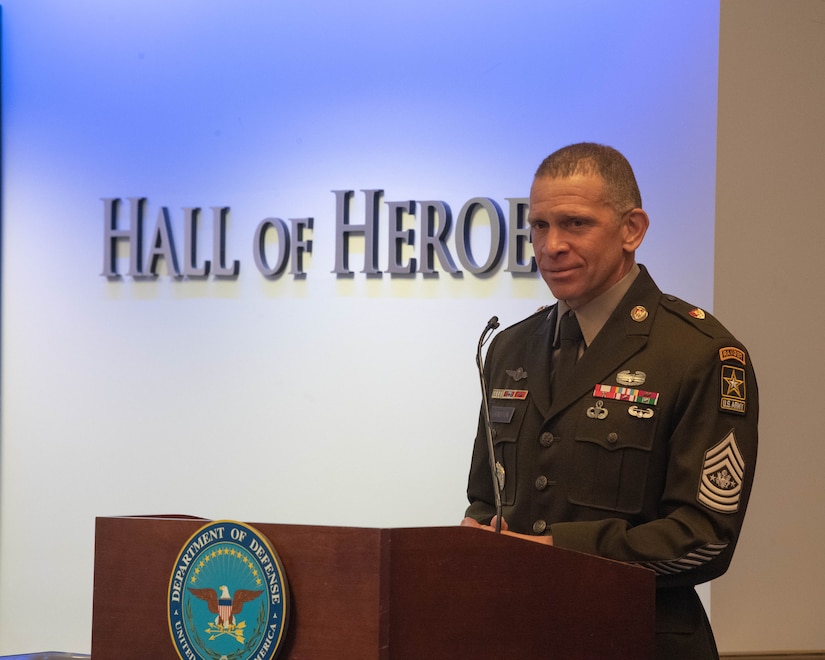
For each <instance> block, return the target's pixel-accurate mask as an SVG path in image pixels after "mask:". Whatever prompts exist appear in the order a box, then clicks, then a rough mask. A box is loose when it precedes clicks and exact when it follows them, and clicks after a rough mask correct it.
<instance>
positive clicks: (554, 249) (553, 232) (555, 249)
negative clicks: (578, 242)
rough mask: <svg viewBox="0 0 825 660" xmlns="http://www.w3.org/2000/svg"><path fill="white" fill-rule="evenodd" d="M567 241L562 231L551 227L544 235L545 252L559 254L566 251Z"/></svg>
mask: <svg viewBox="0 0 825 660" xmlns="http://www.w3.org/2000/svg"><path fill="white" fill-rule="evenodd" d="M567 249H568V245H567V241H566V240H565V238H564V236H563V235H562V233H561V232H560V231H559V230H558V229H557V228H554V227H550V228H549V229H548V230H547V232H546V233H545V236H544V252H545V253H546V254H548V255H551V256H553V255H557V254H560V253H563V252H566V251H567Z"/></svg>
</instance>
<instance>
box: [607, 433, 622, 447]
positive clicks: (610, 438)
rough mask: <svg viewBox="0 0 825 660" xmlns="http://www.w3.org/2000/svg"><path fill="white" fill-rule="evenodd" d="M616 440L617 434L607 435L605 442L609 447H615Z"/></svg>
mask: <svg viewBox="0 0 825 660" xmlns="http://www.w3.org/2000/svg"><path fill="white" fill-rule="evenodd" d="M618 439H619V434H618V433H608V434H607V441H608V442H609V443H610V444H611V445H615V444H616V441H617V440H618Z"/></svg>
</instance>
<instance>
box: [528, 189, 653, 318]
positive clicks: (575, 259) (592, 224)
mask: <svg viewBox="0 0 825 660" xmlns="http://www.w3.org/2000/svg"><path fill="white" fill-rule="evenodd" d="M603 188H604V182H603V180H602V178H601V177H600V176H598V175H584V174H577V175H573V176H570V177H565V178H551V177H539V178H537V179H535V180H534V181H533V187H532V188H531V189H530V216H529V218H530V226H531V236H532V240H533V250H534V252H535V254H536V261H537V263H538V267H539V271H540V272H541V276H542V277H543V278H544V281H545V282H547V286H549V287H550V291H551V292H552V293H553V296H555V298H556V299H557V300H564V301H565V302H567V303H568V304H569V305H570V306H571V307H572V308H573V309H576V308H577V307H580V306H581V305H584V304H586V303H588V302H590V301H591V300H593V299H594V298H595V297H597V296H598V295H600V294H602V293H604V292H605V291H607V290H608V289H609V288H610V287H612V286H613V285H614V284H616V283H617V282H618V281H619V280H620V279H622V277H624V276H625V275H626V274H627V273H628V272H629V270H630V268H631V267H632V265H633V261H634V252H635V250H636V248H637V247H638V246H639V244H641V242H642V238H643V237H644V232H645V230H646V229H647V216H646V215H645V213H644V211H642V210H641V209H635V210H634V211H632V212H629V213H626V214H625V215H623V216H622V217H621V218H617V216H616V212H615V211H614V209H613V208H612V207H611V206H609V205H608V204H607V203H606V202H605V201H604V194H603Z"/></svg>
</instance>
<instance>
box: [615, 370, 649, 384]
mask: <svg viewBox="0 0 825 660" xmlns="http://www.w3.org/2000/svg"><path fill="white" fill-rule="evenodd" d="M646 380H647V374H646V373H645V372H644V371H630V370H628V369H625V370H624V371H620V372H619V373H617V374H616V382H617V383H618V384H619V385H628V386H631V387H632V386H633V385H643V384H644V382H645V381H646Z"/></svg>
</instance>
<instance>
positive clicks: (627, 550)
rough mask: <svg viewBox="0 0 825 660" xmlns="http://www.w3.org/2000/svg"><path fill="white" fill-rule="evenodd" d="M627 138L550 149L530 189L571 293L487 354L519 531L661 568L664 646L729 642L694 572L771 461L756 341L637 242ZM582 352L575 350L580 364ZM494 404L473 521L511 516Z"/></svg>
mask: <svg viewBox="0 0 825 660" xmlns="http://www.w3.org/2000/svg"><path fill="white" fill-rule="evenodd" d="M641 207H642V202H641V196H640V194H639V189H638V186H637V183H636V179H635V176H634V174H633V171H632V169H631V167H630V164H629V163H628V162H627V160H626V159H625V158H624V156H622V155H621V154H620V153H619V152H618V151H616V150H615V149H612V148H610V147H605V146H602V145H597V144H590V143H583V144H575V145H571V146H569V147H565V148H563V149H560V150H559V151H557V152H555V153H553V154H551V155H550V156H548V157H547V158H546V159H545V160H544V162H543V163H542V164H541V166H540V167H539V169H538V171H537V172H536V176H535V179H534V181H533V185H532V188H531V191H530V216H529V221H530V226H531V232H532V240H533V248H534V251H535V254H536V261H537V264H538V267H539V270H540V271H541V274H542V277H543V278H544V280H545V282H546V283H547V285H548V286H549V287H550V291H551V292H552V294H553V296H554V297H555V298H556V299H557V300H558V303H557V304H556V305H553V306H552V307H549V308H547V309H544V310H541V311H539V312H538V313H536V314H534V315H533V316H531V317H529V318H527V319H525V320H523V321H521V322H520V323H517V324H516V325H514V326H512V327H510V328H508V329H506V330H504V331H502V332H500V333H499V334H498V335H497V336H496V337H495V338H494V340H493V341H492V342H491V344H490V347H489V350H488V352H487V361H486V366H485V376H486V382H487V383H488V392H489V400H488V403H489V409H490V412H491V419H492V427H493V429H492V433H493V439H494V454H495V473H496V479H497V483H498V485H499V488H500V492H501V505H502V521H501V522H500V523H499V524H500V526H501V528H502V529H504V530H505V533H509V534H514V535H518V536H522V537H526V538H530V539H531V540H534V541H538V542H541V543H547V544H551V545H555V546H558V547H562V548H568V549H571V550H577V551H581V552H585V553H589V554H593V555H599V556H602V557H607V558H610V559H615V560H619V561H625V562H631V563H636V564H640V565H642V566H645V567H648V568H651V569H653V570H654V571H655V572H656V574H657V595H656V657H657V658H660V659H661V660H679V659H682V658H684V659H685V660H702V659H704V658H718V653H717V650H716V645H715V642H714V640H713V634H712V632H711V629H710V626H709V624H708V621H707V617H706V616H705V612H704V609H703V607H702V604H701V602H700V601H699V599H698V596H697V595H696V592H695V590H694V586H695V585H697V584H700V583H702V582H706V581H708V580H712V579H713V578H716V577H718V576H719V575H721V574H722V573H724V572H725V570H726V569H727V567H728V565H729V563H730V560H731V557H732V555H733V551H734V548H735V546H736V541H737V539H738V536H739V532H740V529H741V527H742V521H743V519H744V516H745V509H746V507H747V503H748V497H749V495H750V491H751V484H752V481H753V474H754V468H755V465H756V445H757V417H758V412H759V410H758V401H757V390H756V379H755V377H754V372H753V367H752V365H751V360H750V357H749V356H748V354H747V351H746V350H745V348H744V346H743V345H742V344H741V343H739V342H738V341H737V340H736V339H735V338H734V337H733V336H732V335H731V334H730V332H728V331H727V330H726V329H725V327H724V326H722V324H721V323H719V321H717V320H716V319H715V318H714V317H713V316H711V315H710V314H708V313H706V312H704V311H703V310H701V309H699V308H697V307H694V306H692V305H689V304H687V303H685V302H683V301H681V300H679V299H677V298H675V297H674V296H670V295H665V294H663V293H662V292H661V291H660V290H659V289H658V287H657V286H656V284H655V283H654V282H653V280H652V279H651V277H650V275H649V274H648V272H647V270H646V269H645V268H644V266H640V265H638V264H637V263H636V260H635V252H636V250H637V249H638V247H639V246H640V245H641V243H642V240H643V239H644V236H645V232H646V231H647V227H648V223H649V219H648V216H647V214H646V213H645V211H644V210H642V208H641ZM571 355H572V358H570V362H569V364H565V362H566V360H567V359H568V358H569V357H570V356H571ZM486 437H487V436H486V427H485V423H484V420H483V418H482V419H480V420H479V427H478V434H477V438H476V442H475V447H474V451H473V459H472V464H471V468H470V478H469V485H468V489H467V495H468V499H469V501H470V505H469V507H468V509H467V512H466V518H465V519H464V521H463V523H462V524H464V525H470V526H479V527H484V528H486V529H491V528H493V527H494V526H495V525H496V521H495V520H494V515H495V505H494V502H495V493H494V492H493V490H494V489H493V484H494V481H493V478H492V476H491V470H490V460H489V456H488V449H487V446H488V445H487V439H486Z"/></svg>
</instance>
